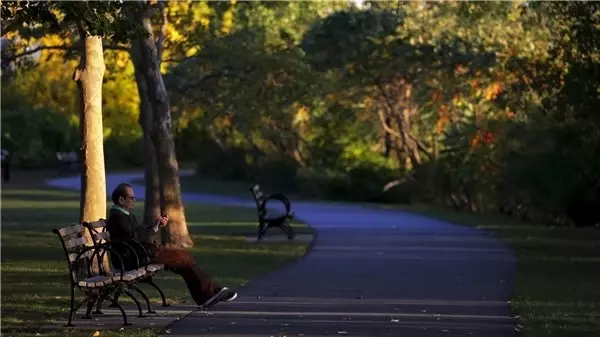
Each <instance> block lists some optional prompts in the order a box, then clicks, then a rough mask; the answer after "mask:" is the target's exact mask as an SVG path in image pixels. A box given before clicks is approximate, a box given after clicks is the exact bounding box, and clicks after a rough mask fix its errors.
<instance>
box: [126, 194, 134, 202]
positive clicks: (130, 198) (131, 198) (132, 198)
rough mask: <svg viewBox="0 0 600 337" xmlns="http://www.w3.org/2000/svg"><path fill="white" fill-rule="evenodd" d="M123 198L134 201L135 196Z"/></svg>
mask: <svg viewBox="0 0 600 337" xmlns="http://www.w3.org/2000/svg"><path fill="white" fill-rule="evenodd" d="M125 198H127V199H129V200H133V201H135V195H128V196H125Z"/></svg>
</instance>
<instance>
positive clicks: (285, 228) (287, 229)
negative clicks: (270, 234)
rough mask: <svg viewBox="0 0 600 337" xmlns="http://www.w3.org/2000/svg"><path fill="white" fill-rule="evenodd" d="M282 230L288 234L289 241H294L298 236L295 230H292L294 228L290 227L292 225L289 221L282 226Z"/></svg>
mask: <svg viewBox="0 0 600 337" xmlns="http://www.w3.org/2000/svg"><path fill="white" fill-rule="evenodd" d="M281 229H282V230H283V231H284V232H285V234H287V236H288V239H289V240H292V239H293V238H294V236H296V234H295V233H294V230H293V229H292V226H290V224H289V223H288V222H287V221H286V222H284V223H283V224H282V225H281Z"/></svg>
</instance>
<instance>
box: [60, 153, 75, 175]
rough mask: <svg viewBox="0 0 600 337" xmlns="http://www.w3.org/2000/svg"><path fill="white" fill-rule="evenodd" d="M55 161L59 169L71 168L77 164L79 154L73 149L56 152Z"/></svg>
mask: <svg viewBox="0 0 600 337" xmlns="http://www.w3.org/2000/svg"><path fill="white" fill-rule="evenodd" d="M56 161H57V163H58V168H59V170H61V171H62V170H64V169H66V170H73V169H76V168H77V167H78V166H79V156H78V155H77V153H76V152H75V151H71V152H56Z"/></svg>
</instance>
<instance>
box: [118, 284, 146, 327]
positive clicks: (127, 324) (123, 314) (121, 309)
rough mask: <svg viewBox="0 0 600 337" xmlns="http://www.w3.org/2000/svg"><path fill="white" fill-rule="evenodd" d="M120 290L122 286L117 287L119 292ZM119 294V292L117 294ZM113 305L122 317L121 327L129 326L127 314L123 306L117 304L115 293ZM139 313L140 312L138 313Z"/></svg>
mask: <svg viewBox="0 0 600 337" xmlns="http://www.w3.org/2000/svg"><path fill="white" fill-rule="evenodd" d="M121 289H122V286H121V287H119V290H121ZM119 293H120V292H119ZM113 303H114V304H115V306H116V307H117V308H119V311H121V316H123V325H124V326H129V325H131V323H129V322H128V321H127V313H126V312H125V309H123V306H122V305H121V304H120V303H119V298H118V297H117V293H115V296H114V297H113ZM140 312H141V311H140Z"/></svg>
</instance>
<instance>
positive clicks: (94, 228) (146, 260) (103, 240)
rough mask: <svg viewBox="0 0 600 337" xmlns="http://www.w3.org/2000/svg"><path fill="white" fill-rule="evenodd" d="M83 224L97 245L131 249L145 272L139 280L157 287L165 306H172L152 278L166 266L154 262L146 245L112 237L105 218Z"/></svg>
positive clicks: (145, 298) (129, 239)
mask: <svg viewBox="0 0 600 337" xmlns="http://www.w3.org/2000/svg"><path fill="white" fill-rule="evenodd" d="M83 225H84V226H85V227H86V228H87V229H88V231H89V233H90V236H91V237H92V241H93V242H94V244H95V245H109V246H111V245H123V246H125V247H126V248H127V249H128V250H130V251H131V252H132V256H133V257H134V259H135V262H136V269H137V270H140V271H143V272H145V274H144V276H143V277H142V278H141V279H140V280H139V282H140V283H145V284H148V285H150V286H151V287H153V288H154V289H156V291H158V293H159V294H160V298H161V300H162V306H163V307H168V306H170V304H169V303H167V299H166V297H165V293H164V292H163V291H162V289H160V287H159V286H158V285H157V284H156V283H154V281H153V280H152V277H153V276H155V275H156V274H157V273H158V272H159V271H161V270H163V269H164V268H165V266H164V265H162V264H158V263H152V261H151V258H150V254H149V253H148V250H147V249H146V248H145V247H144V245H143V244H142V243H141V242H139V241H137V240H135V239H132V238H127V239H125V240H122V241H117V240H115V239H111V238H110V233H109V232H108V229H107V227H106V220H105V219H100V220H98V221H93V222H84V223H83ZM134 246H135V247H137V248H138V250H137V252H141V253H142V255H143V256H140V255H139V254H138V253H137V252H136V249H134ZM141 295H142V297H143V298H144V300H145V301H146V304H147V307H148V313H155V311H154V310H152V308H151V305H150V302H149V300H148V297H147V296H146V295H145V294H143V293H141Z"/></svg>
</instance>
